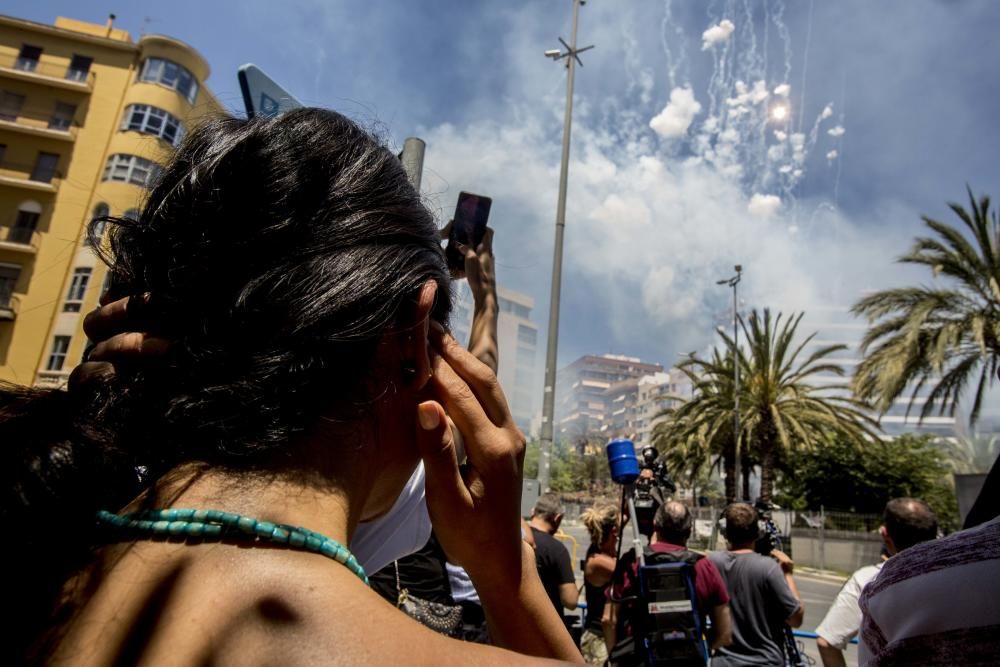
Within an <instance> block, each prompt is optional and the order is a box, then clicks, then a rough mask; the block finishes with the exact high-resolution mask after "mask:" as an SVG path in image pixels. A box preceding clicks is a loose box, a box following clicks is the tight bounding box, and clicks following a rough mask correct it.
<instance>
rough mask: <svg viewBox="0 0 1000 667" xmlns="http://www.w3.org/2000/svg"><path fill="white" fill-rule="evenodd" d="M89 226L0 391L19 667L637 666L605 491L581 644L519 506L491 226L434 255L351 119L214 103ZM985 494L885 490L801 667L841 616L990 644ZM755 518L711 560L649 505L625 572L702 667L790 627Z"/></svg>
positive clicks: (767, 657) (924, 635)
mask: <svg viewBox="0 0 1000 667" xmlns="http://www.w3.org/2000/svg"><path fill="white" fill-rule="evenodd" d="M96 222H97V223H100V224H103V223H105V222H110V223H111V226H112V227H113V231H112V232H111V233H110V241H109V246H101V245H100V244H96V245H95V251H96V252H98V253H100V254H101V255H102V257H103V258H104V259H105V261H106V262H107V263H108V266H109V272H110V274H109V275H110V281H109V289H108V293H107V294H106V295H105V296H104V297H103V298H102V304H103V305H102V307H101V308H100V309H99V310H98V311H96V312H95V313H92V314H91V315H89V316H88V317H87V319H86V324H85V328H86V331H87V333H88V335H89V336H90V338H91V339H92V340H93V342H94V344H93V345H92V346H91V347H90V348H89V350H88V353H87V355H86V358H85V360H84V362H83V363H82V364H81V365H80V366H78V367H77V369H76V370H75V371H74V374H73V376H72V377H71V381H70V387H69V389H68V390H52V389H45V390H43V389H29V388H24V387H13V386H4V387H0V443H2V444H3V451H4V452H5V456H6V459H5V461H4V463H5V465H4V466H3V468H4V470H5V471H6V474H7V483H6V484H5V485H4V488H5V489H6V492H7V496H6V497H5V499H4V503H3V507H2V511H3V518H4V520H5V526H6V528H7V529H8V534H9V535H10V536H11V537H12V539H14V545H13V547H14V548H12V549H11V550H10V551H9V556H10V558H11V566H10V567H11V569H10V572H11V573H12V574H13V575H14V576H13V577H11V578H10V581H9V590H11V592H12V593H13V595H11V596H10V599H12V600H14V601H15V602H16V605H17V606H16V608H15V609H14V611H15V613H14V614H13V615H12V617H10V620H9V621H8V622H7V623H6V624H5V632H6V636H5V650H6V653H7V654H8V655H9V656H11V657H12V661H13V662H15V663H51V664H73V665H104V664H132V663H140V662H142V663H150V664H159V663H172V664H200V663H216V662H218V663H239V664H244V663H279V662H280V663H282V664H295V663H303V664H309V665H316V664H327V663H337V664H432V665H441V664H503V665H512V664H521V663H525V664H530V663H533V662H535V661H538V660H539V659H555V660H561V661H565V662H583V661H584V660H586V661H587V662H589V663H591V664H595V665H601V664H606V663H607V662H609V661H610V662H612V663H617V664H638V662H639V661H641V660H642V656H641V651H637V650H635V649H636V647H637V646H639V643H641V642H637V641H636V639H637V638H641V635H640V633H641V632H643V631H644V630H643V629H642V628H643V626H641V625H636V622H635V620H634V619H636V618H637V617H638V616H637V615H641V614H642V613H644V610H646V611H648V609H649V608H650V606H649V605H647V604H646V601H645V600H644V599H643V595H644V594H645V584H644V583H643V579H642V577H643V576H644V574H643V570H642V568H640V567H639V562H638V559H637V556H636V555H635V553H634V552H629V553H626V554H625V555H624V556H621V555H620V546H621V541H622V535H621V534H620V531H621V526H622V522H621V519H622V516H621V515H622V513H621V509H620V508H619V507H618V506H617V505H598V506H595V507H593V508H591V509H589V510H588V511H587V512H585V513H584V515H583V516H582V520H583V523H584V525H585V526H586V528H587V531H588V532H589V534H590V539H591V544H590V546H589V548H588V549H587V552H586V556H585V559H584V561H583V563H582V570H583V596H584V599H585V601H586V607H587V608H586V614H585V619H584V624H583V628H582V633H581V635H580V637H579V640H578V641H576V640H574V638H573V636H572V635H571V633H570V629H569V628H568V627H567V623H566V618H565V616H564V610H573V609H574V608H576V607H577V605H578V603H579V600H580V596H581V590H580V589H578V588H577V583H576V578H575V576H574V572H573V567H572V565H573V564H572V563H571V561H570V557H569V554H568V552H567V551H566V549H565V548H564V546H563V545H562V544H561V543H560V542H559V541H558V540H557V539H556V538H555V537H554V535H556V534H557V532H558V531H559V528H560V523H561V522H562V519H563V508H562V506H561V504H560V502H559V500H558V498H556V497H555V496H552V495H543V496H541V497H540V498H539V500H538V502H537V503H536V504H535V506H534V510H533V512H532V514H531V516H529V517H521V516H519V515H520V511H519V508H520V501H521V490H522V470H523V457H524V449H525V438H524V435H523V434H522V433H521V432H520V431H519V430H518V428H517V426H516V425H515V424H514V420H513V418H512V416H511V414H510V410H509V408H508V406H507V402H506V399H505V397H504V393H503V390H502V388H501V387H500V385H499V383H498V381H497V378H496V371H497V362H498V359H499V353H500V351H499V350H498V349H497V336H496V327H497V322H496V318H497V312H498V308H497V299H496V286H495V277H494V269H493V257H492V246H491V239H492V232H489V233H487V235H486V237H485V238H484V240H483V242H482V244H480V245H479V246H477V247H475V248H471V247H464V246H463V247H461V248H458V250H459V252H461V253H462V254H463V255H464V256H465V266H464V271H459V272H458V273H450V272H449V270H448V268H447V266H446V263H445V256H444V252H443V250H442V233H441V231H439V230H438V228H437V225H435V223H434V220H433V218H432V216H431V214H430V213H429V211H428V210H427V208H426V207H425V206H424V204H423V203H422V201H421V199H420V196H419V193H417V192H416V191H415V190H414V188H413V187H412V186H411V185H410V182H409V180H408V179H407V176H406V173H405V172H404V170H403V168H402V166H401V164H400V162H399V160H398V159H397V158H396V156H395V155H393V153H392V152H390V151H389V150H388V149H387V148H385V147H384V146H383V145H382V144H381V143H380V142H379V141H378V140H377V139H376V138H375V137H374V136H373V135H372V134H371V133H369V132H367V131H365V130H363V129H362V128H360V127H359V126H358V125H356V124H355V123H353V122H352V121H350V120H348V119H346V118H344V117H343V116H341V115H339V114H336V113H334V112H330V111H324V110H319V109H299V110H295V111H291V112H289V113H286V114H283V115H281V116H278V117H276V118H270V119H268V118H255V119H250V120H242V119H234V118H222V119H217V120H213V121H210V122H207V123H205V124H203V125H202V126H201V127H199V128H198V129H196V130H194V131H193V132H191V133H190V134H189V135H188V136H186V137H185V138H184V140H183V142H182V143H181V145H180V147H179V148H178V149H177V151H176V153H175V154H174V155H173V157H172V159H171V161H170V163H169V165H168V166H167V167H166V168H165V169H164V170H163V172H162V173H161V174H160V176H159V178H158V180H157V182H156V183H155V185H154V187H153V188H152V189H151V191H150V192H149V195H148V198H147V201H146V202H145V205H144V206H143V208H142V211H141V214H140V215H139V217H138V219H137V220H131V219H109V220H100V221H96ZM456 279H466V280H468V282H469V285H470V288H471V291H472V294H473V298H474V306H475V307H474V321H473V326H472V339H471V340H470V341H467V345H463V344H462V343H461V342H460V341H456V340H455V339H454V338H453V337H452V336H451V334H450V333H449V329H448V318H449V313H450V310H451V301H452V281H453V280H456ZM991 488H992V487H991ZM979 511H980V514H982V512H983V511H982V509H981V508H980V510H979ZM986 514H988V516H985V518H984V519H983V521H982V525H979V526H978V527H974V528H972V529H971V530H968V531H963V532H960V533H956V534H954V535H951V536H949V537H947V538H944V539H942V540H936V541H935V540H934V538H935V537H936V532H937V527H936V524H935V523H934V520H933V514H932V513H931V512H930V510H929V508H927V507H926V505H924V504H923V503H920V502H919V501H917V500H914V499H899V500H894V501H892V502H890V503H889V505H888V506H887V508H886V514H885V526H884V528H883V537H884V539H885V543H886V546H887V550H888V553H889V558H888V560H887V561H886V562H885V563H884V564H877V565H875V566H873V567H872V568H865V569H864V570H862V571H859V572H858V573H856V574H855V575H854V576H853V577H852V578H851V580H850V581H849V582H848V584H847V585H846V586H845V588H844V590H843V591H842V592H841V595H840V597H838V600H837V602H836V603H835V605H834V607H833V608H832V609H831V611H830V613H829V614H828V615H827V618H826V619H825V620H824V622H823V624H821V626H820V628H819V630H818V634H819V635H820V638H821V639H820V643H819V646H820V650H821V651H822V653H823V659H824V661H825V662H826V664H827V665H833V664H838V663H837V660H838V659H839V660H842V654H840V651H842V649H843V647H844V644H845V642H846V641H848V640H849V639H850V638H851V637H852V636H853V635H854V634H857V633H859V632H860V635H861V639H862V657H863V662H864V663H865V664H897V663H900V662H906V661H912V662H921V663H923V664H930V663H931V662H934V663H936V664H988V663H989V662H990V661H991V660H994V659H995V656H996V655H1000V645H998V641H997V639H996V637H997V636H1000V632H998V630H1000V625H998V621H1000V619H998V616H1000V611H998V606H997V605H996V602H995V601H996V599H998V598H997V597H996V596H995V593H996V591H997V585H998V584H997V582H998V581H1000V577H997V576H996V574H997V570H996V569H995V568H996V566H997V564H998V558H1000V523H998V522H997V520H996V519H995V518H993V517H995V516H996V513H992V514H990V513H989V512H988V511H987V512H986ZM759 523H760V522H759V517H758V516H757V514H756V512H755V510H754V508H753V507H752V506H750V505H746V504H742V503H737V504H733V505H730V506H729V507H727V508H726V510H725V511H724V513H723V516H722V524H723V526H724V528H723V530H724V535H725V539H726V542H727V549H726V550H724V551H717V552H714V553H711V554H708V555H707V556H705V555H703V554H700V553H696V552H693V551H691V550H689V549H688V548H687V541H688V539H689V537H690V535H691V530H692V518H691V514H690V511H689V510H688V508H687V507H686V506H685V505H683V504H681V503H679V502H676V501H673V500H665V501H664V502H662V503H661V504H660V506H659V508H658V509H657V511H656V513H655V515H654V517H653V521H652V530H651V533H650V534H649V535H648V536H647V537H648V538H649V541H648V551H647V553H648V562H649V563H657V564H660V565H664V566H669V567H672V568H674V569H672V570H671V572H677V573H680V574H681V575H682V577H686V579H683V581H688V582H690V598H691V599H690V601H689V602H690V611H691V614H689V615H690V616H691V617H692V618H691V620H692V623H693V625H692V627H693V628H695V629H696V630H695V633H696V634H697V636H691V637H688V636H687V635H685V637H684V638H686V639H694V640H696V641H702V639H703V638H704V653H703V654H698V655H697V656H694V657H693V658H691V659H694V660H701V662H702V664H704V662H705V660H707V659H708V657H709V655H711V660H712V662H713V663H714V664H717V665H727V666H728V665H783V664H785V662H784V661H785V659H786V658H785V654H784V648H783V647H784V645H785V644H784V642H785V637H786V635H785V633H786V628H787V627H795V626H798V625H800V624H801V623H802V620H803V615H804V604H803V602H802V598H801V596H800V594H799V592H798V589H797V587H796V582H795V579H794V575H793V572H794V566H793V563H792V561H791V559H790V558H788V556H786V555H784V554H783V553H782V552H781V551H778V550H773V551H771V553H770V554H768V555H762V554H760V553H757V550H755V548H754V547H755V544H756V542H757V541H758V538H759V532H758V531H759ZM956 595H958V596H966V597H964V598H962V599H963V601H965V602H968V605H967V606H966V607H965V608H963V609H962V610H961V611H958V610H957V609H956V607H957V605H954V604H949V602H950V601H952V600H955V596H956ZM680 602H681V603H682V604H681V605H680V606H681V607H683V606H684V601H680ZM677 603H678V601H676V600H675V601H671V604H672V605H673V606H671V605H670V604H666V603H665V606H663V607H662V608H663V609H672V610H673V609H677V608H678V607H677ZM658 609H659V607H658ZM946 612H947V614H948V618H949V622H947V623H943V622H942V618H943V617H944V616H945V614H946ZM674 639H676V637H675V638H674ZM629 646H631V649H632V650H631V651H629V650H623V647H629ZM927 656H932V657H933V658H934V660H926V659H925V658H926V657H927ZM956 656H958V658H956ZM689 657H690V656H689ZM685 659H687V658H685ZM953 659H958V662H953V663H950V662H949V661H952V660H953ZM676 664H690V663H681V662H678V663H676Z"/></svg>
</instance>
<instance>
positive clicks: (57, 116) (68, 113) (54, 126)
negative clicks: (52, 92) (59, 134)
mask: <svg viewBox="0 0 1000 667" xmlns="http://www.w3.org/2000/svg"><path fill="white" fill-rule="evenodd" d="M75 115H76V105H75V104H69V103H67V102H56V106H55V108H54V109H53V110H52V115H51V116H49V129H50V130H68V129H69V128H70V126H71V125H72V124H73V116H75Z"/></svg>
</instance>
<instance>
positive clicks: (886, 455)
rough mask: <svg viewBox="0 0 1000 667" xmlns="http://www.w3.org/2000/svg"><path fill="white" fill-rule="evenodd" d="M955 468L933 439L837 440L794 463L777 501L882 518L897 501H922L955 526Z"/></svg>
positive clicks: (786, 472) (788, 467) (943, 521)
mask: <svg viewBox="0 0 1000 667" xmlns="http://www.w3.org/2000/svg"><path fill="white" fill-rule="evenodd" d="M949 473H950V468H949V465H948V462H947V461H946V459H945V457H944V455H943V454H942V451H941V449H940V448H939V447H937V446H936V445H935V444H934V439H933V438H932V437H930V436H916V435H903V436H900V437H898V438H895V439H893V440H888V441H881V440H880V441H875V442H869V443H866V444H865V445H864V446H863V447H858V446H857V445H856V444H854V443H852V442H850V441H848V440H845V439H842V438H831V439H829V440H828V441H827V442H826V443H824V444H823V445H822V446H820V447H817V448H816V449H813V450H811V451H806V452H802V453H800V454H799V455H798V456H796V457H795V458H794V459H792V460H791V461H789V462H788V463H787V464H786V466H785V468H784V471H783V474H782V477H781V488H782V491H783V493H782V494H781V495H780V496H779V497H778V499H777V501H778V503H779V504H781V505H783V506H788V507H793V508H796V509H812V510H817V509H819V508H820V507H821V506H822V507H824V508H825V509H826V510H828V511H844V512H856V513H860V514H880V513H881V512H882V510H883V508H884V507H885V504H886V502H888V501H889V500H891V499H892V498H899V497H903V496H911V497H915V498H921V499H923V500H924V501H925V502H927V504H929V505H930V506H931V508H933V509H934V511H935V512H936V513H937V514H938V518H939V520H940V521H941V524H942V525H944V526H949V525H950V526H953V525H954V524H955V522H956V521H957V517H958V504H957V501H956V500H955V492H954V489H953V488H952V485H951V482H950V478H949Z"/></svg>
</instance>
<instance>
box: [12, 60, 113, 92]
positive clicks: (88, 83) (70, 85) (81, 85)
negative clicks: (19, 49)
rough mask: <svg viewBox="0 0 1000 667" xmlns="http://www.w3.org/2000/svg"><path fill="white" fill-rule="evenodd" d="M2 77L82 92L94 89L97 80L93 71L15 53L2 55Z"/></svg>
mask: <svg viewBox="0 0 1000 667" xmlns="http://www.w3.org/2000/svg"><path fill="white" fill-rule="evenodd" d="M0 77H3V78H6V79H14V80H16V81H25V82H28V83H40V84H43V85H46V86H52V87H54V88H62V89H63V90H74V91H77V92H80V93H90V92H91V91H93V90H94V80H95V75H94V73H93V72H86V73H85V72H80V71H78V70H72V69H70V68H69V67H68V66H67V65H56V64H54V63H47V62H42V61H40V60H27V59H24V58H21V57H20V56H17V55H14V54H11V55H5V56H0Z"/></svg>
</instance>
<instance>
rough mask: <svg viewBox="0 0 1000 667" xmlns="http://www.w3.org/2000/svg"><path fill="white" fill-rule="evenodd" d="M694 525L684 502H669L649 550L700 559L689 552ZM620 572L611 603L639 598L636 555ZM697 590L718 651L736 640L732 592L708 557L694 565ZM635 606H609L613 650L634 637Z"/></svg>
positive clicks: (658, 518) (659, 514)
mask: <svg viewBox="0 0 1000 667" xmlns="http://www.w3.org/2000/svg"><path fill="white" fill-rule="evenodd" d="M692 523H693V522H692V519H691V513H690V511H688V508H687V507H686V506H685V505H684V504H683V503H680V502H678V501H676V500H669V501H667V502H665V503H664V504H663V505H661V506H660V507H659V508H658V509H657V511H656V515H655V517H654V519H653V533H652V538H651V540H650V546H649V551H650V552H652V554H657V553H660V554H664V553H668V554H672V555H674V556H687V555H690V556H693V557H697V555H696V554H692V553H691V552H690V551H688V549H687V541H688V539H689V538H690V537H691V527H692ZM647 564H648V559H647ZM619 570H620V571H621V572H622V579H618V575H616V580H615V581H614V582H613V583H612V588H611V591H610V595H609V597H610V599H611V600H614V599H616V598H617V599H621V598H628V597H630V596H632V595H635V594H636V589H637V588H638V581H637V574H638V564H637V563H636V562H635V557H634V554H633V553H632V552H629V553H628V554H626V555H625V556H624V557H623V558H622V561H621V564H620V565H619ZM694 590H695V596H696V598H697V600H696V602H697V608H698V612H699V613H700V614H701V626H702V627H705V617H706V616H707V617H709V618H711V620H712V629H711V636H710V637H709V648H710V650H711V651H715V650H716V649H718V648H719V647H722V646H725V645H727V644H729V643H730V641H731V640H732V635H731V626H732V622H731V620H730V613H729V593H728V591H727V589H726V585H725V583H724V582H723V578H722V576H721V575H720V573H719V570H718V569H717V568H716V566H715V565H714V564H713V563H712V561H711V560H709V559H708V558H701V557H697V561H696V562H695V565H694ZM633 604H636V603H617V602H611V603H610V604H608V605H607V606H606V607H605V619H604V620H605V622H606V625H607V626H608V627H609V628H610V631H606V633H605V635H606V637H607V639H608V642H609V649H611V648H614V647H615V645H616V643H617V642H618V640H619V639H621V638H624V637H625V636H630V634H631V628H629V627H628V623H627V620H628V619H629V618H630V616H631V614H632V609H631V607H632V605H633ZM619 664H625V663H624V662H622V663H619ZM637 664H638V663H637Z"/></svg>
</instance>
